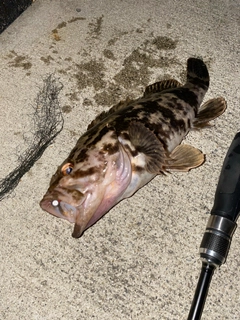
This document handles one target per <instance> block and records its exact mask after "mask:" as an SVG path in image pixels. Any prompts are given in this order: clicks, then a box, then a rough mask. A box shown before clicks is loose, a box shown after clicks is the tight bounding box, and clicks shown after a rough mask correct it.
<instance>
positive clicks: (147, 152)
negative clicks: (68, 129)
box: [40, 58, 226, 238]
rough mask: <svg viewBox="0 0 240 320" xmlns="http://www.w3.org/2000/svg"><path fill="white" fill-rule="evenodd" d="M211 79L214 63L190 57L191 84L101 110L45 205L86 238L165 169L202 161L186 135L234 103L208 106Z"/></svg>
mask: <svg viewBox="0 0 240 320" xmlns="http://www.w3.org/2000/svg"><path fill="white" fill-rule="evenodd" d="M208 87H209V74H208V70H207V67H206V65H205V64H204V62H203V61H202V60H200V59H195V58H190V59H188V62H187V81H186V83H185V85H181V84H180V83H179V82H178V81H176V80H172V79H170V80H164V81H161V82H157V83H154V84H152V85H149V86H148V87H147V88H146V90H145V92H144V95H143V96H142V97H140V98H139V99H136V100H129V99H127V100H126V101H124V102H120V103H119V104H117V105H115V106H113V107H112V108H111V109H110V110H109V111H108V112H103V113H101V114H100V115H99V116H98V117H97V118H96V119H95V120H93V122H92V123H91V124H90V125H89V126H88V129H87V131H86V133H85V134H83V135H82V136H81V137H80V138H79V140H78V141H77V143H76V146H75V147H74V148H73V150H72V151H71V152H70V154H69V156H68V157H67V159H66V160H65V161H64V162H63V163H62V164H61V165H60V166H59V167H58V169H57V171H56V173H55V174H54V175H53V177H52V179H51V181H50V186H49V188H48V191H47V193H46V194H45V196H44V197H43V199H42V201H41V202H40V206H41V208H42V209H43V210H45V211H47V212H49V213H51V214H53V215H55V216H57V217H60V218H63V219H66V220H68V221H69V222H71V223H74V224H75V226H74V231H73V234H72V235H73V237H76V238H78V237H80V236H81V235H82V234H83V232H84V231H85V230H86V229H87V228H89V227H90V226H91V225H93V224H94V223H95V222H96V221H97V220H98V219H100V218H101V217H102V216H103V215H104V214H105V213H106V212H107V211H109V209H111V208H112V207H113V206H114V205H115V204H116V203H118V202H119V201H121V200H122V199H124V198H127V197H130V196H131V195H133V194H134V193H135V192H136V191H137V190H138V189H139V188H141V187H142V186H144V185H145V184H146V183H148V182H149V181H150V180H151V179H153V178H154V177H155V176H156V175H157V174H164V173H166V172H168V171H171V170H178V171H188V170H190V169H191V168H195V167H197V166H199V165H201V164H202V163H203V162H204V155H203V154H202V153H201V151H200V150H198V149H196V148H194V147H191V146H189V145H186V144H182V145H181V142H182V140H183V138H184V137H185V136H186V135H187V133H188V132H189V130H191V129H199V128H203V127H206V126H208V125H209V121H210V120H212V119H214V118H216V117H218V116H219V115H220V114H222V113H223V112H224V110H225V108H226V102H225V100H224V99H223V98H216V99H211V100H209V101H207V102H206V103H205V104H203V105H202V106H201V103H202V101H203V98H204V96H205V94H206V92H207V90H208Z"/></svg>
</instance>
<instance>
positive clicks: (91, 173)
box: [40, 142, 132, 238]
mask: <svg viewBox="0 0 240 320" xmlns="http://www.w3.org/2000/svg"><path fill="white" fill-rule="evenodd" d="M109 150H110V148H106V145H105V147H104V148H103V147H101V148H100V149H99V148H93V149H90V150H87V151H86V152H85V159H84V160H82V161H80V162H77V161H76V156H75V157H72V159H70V158H68V159H67V160H65V161H64V162H63V164H62V165H61V166H60V167H59V168H58V169H57V171H56V173H55V174H54V175H53V177H52V179H51V181H50V186H49V188H48V191H47V193H46V194H45V196H44V197H43V199H42V200H41V202H40V206H41V208H42V209H43V210H45V211H47V212H49V213H50V214H52V215H54V216H56V217H59V218H62V219H65V220H67V221H69V222H71V223H74V224H75V226H74V231H73V234H72V236H73V237H74V238H79V237H80V236H81V235H82V234H83V232H84V230H86V229H87V228H88V227H90V226H91V225H92V224H94V223H95V222H96V221H97V220H99V219H100V218H101V217H102V216H103V215H104V214H105V213H106V212H107V211H108V210H109V209H110V208H112V207H113V206H114V205H115V204H116V203H117V202H119V201H120V200H121V196H122V194H123V193H124V191H125V190H126V188H127V187H128V185H129V183H130V181H131V170H132V169H131V163H130V159H129V156H128V155H127V153H126V152H125V151H124V149H123V147H122V146H121V144H120V143H119V142H117V146H116V145H115V149H114V151H115V152H112V151H113V149H111V150H110V151H109Z"/></svg>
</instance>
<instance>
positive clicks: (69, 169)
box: [61, 163, 73, 176]
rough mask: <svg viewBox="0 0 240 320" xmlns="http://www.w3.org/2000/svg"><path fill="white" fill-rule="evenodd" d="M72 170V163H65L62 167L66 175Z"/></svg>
mask: <svg viewBox="0 0 240 320" xmlns="http://www.w3.org/2000/svg"><path fill="white" fill-rule="evenodd" d="M72 170H73V164H72V163H66V164H64V166H63V167H62V169H61V171H62V173H63V175H64V176H67V175H69V174H70V173H71V172H72Z"/></svg>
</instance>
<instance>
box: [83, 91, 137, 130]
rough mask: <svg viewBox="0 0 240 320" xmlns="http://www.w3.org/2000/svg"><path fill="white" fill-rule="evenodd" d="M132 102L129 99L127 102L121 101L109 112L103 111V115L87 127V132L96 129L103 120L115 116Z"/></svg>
mask: <svg viewBox="0 0 240 320" xmlns="http://www.w3.org/2000/svg"><path fill="white" fill-rule="evenodd" d="M131 102H133V100H131V99H130V98H129V97H127V98H126V100H125V101H120V102H119V103H118V104H115V105H114V106H112V107H111V108H110V109H109V110H108V111H103V112H102V113H100V114H99V115H98V116H97V117H96V118H95V119H94V120H93V121H92V122H91V123H90V124H89V126H88V127H87V130H89V129H91V128H92V127H94V126H95V125H96V124H98V123H99V122H101V121H102V120H103V119H105V118H106V117H108V116H109V115H110V114H113V113H115V112H117V111H118V110H120V109H123V108H125V107H127V106H128V105H129V104H130V103H131Z"/></svg>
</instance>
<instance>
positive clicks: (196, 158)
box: [165, 144, 205, 171]
mask: <svg viewBox="0 0 240 320" xmlns="http://www.w3.org/2000/svg"><path fill="white" fill-rule="evenodd" d="M204 161H205V158H204V155H203V153H202V152H201V151H200V150H198V149H196V148H194V147H192V146H190V145H188V144H181V145H179V146H177V147H176V148H175V149H174V150H173V151H172V153H171V154H170V158H169V160H167V161H166V166H165V168H166V169H167V170H171V171H189V170H190V169H193V168H196V167H198V166H200V165H201V164H202V163H203V162H204Z"/></svg>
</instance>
